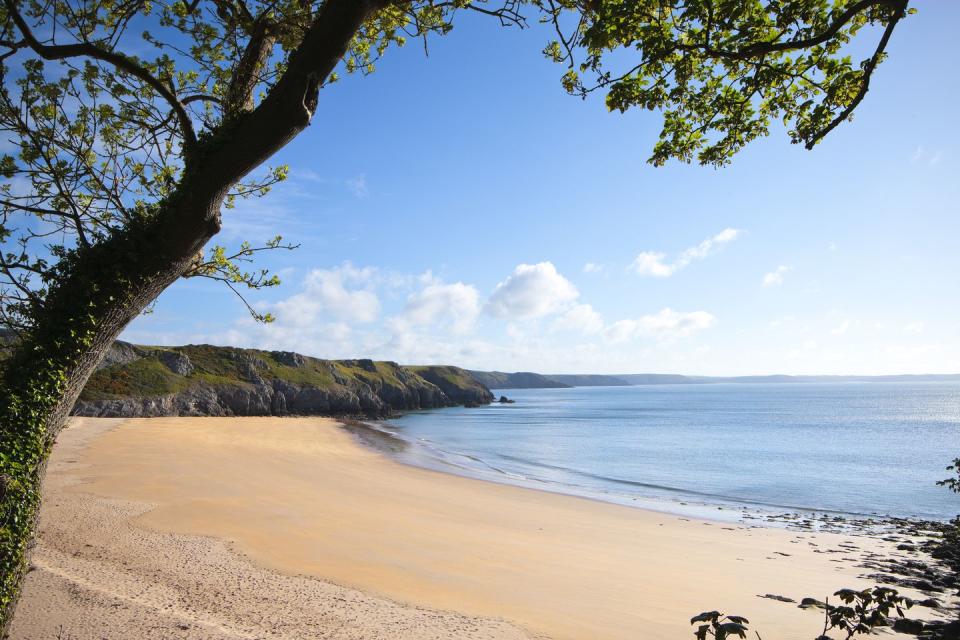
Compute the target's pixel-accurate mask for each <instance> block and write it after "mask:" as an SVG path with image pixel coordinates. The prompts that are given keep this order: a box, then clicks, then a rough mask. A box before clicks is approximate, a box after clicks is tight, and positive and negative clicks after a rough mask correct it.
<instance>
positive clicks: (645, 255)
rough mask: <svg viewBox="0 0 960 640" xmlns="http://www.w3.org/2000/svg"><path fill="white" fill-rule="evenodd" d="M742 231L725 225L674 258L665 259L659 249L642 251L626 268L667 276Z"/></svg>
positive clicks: (703, 256)
mask: <svg viewBox="0 0 960 640" xmlns="http://www.w3.org/2000/svg"><path fill="white" fill-rule="evenodd" d="M741 233H742V231H741V230H740V229H733V228H731V227H727V228H726V229H724V230H723V231H721V232H720V233H718V234H717V235H715V236H711V237H709V238H707V239H706V240H704V241H703V242H701V243H700V244H698V245H696V246H693V247H690V248H688V249H685V250H683V251H682V252H680V255H678V256H677V258H676V260H674V261H673V262H669V261H667V254H665V253H662V252H660V251H642V252H640V253H639V254H637V257H636V258H634V260H633V262H631V263H630V266H629V267H628V269H629V270H630V271H633V272H634V273H636V274H637V275H641V276H653V277H655V278H669V277H670V276H672V275H673V274H675V273H676V272H677V271H679V270H680V269H683V268H684V267H686V266H687V265H689V264H690V263H691V262H694V261H696V260H703V259H704V258H706V257H707V256H709V255H710V254H712V253H714V252H715V251H717V250H718V249H719V248H720V247H722V246H724V245H726V244H729V243H730V242H733V241H734V240H736V239H737V238H738V237H739V236H740V234H741Z"/></svg>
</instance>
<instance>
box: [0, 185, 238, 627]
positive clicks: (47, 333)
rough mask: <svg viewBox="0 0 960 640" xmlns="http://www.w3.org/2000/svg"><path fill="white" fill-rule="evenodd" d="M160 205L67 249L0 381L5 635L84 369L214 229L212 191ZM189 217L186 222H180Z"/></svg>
mask: <svg viewBox="0 0 960 640" xmlns="http://www.w3.org/2000/svg"><path fill="white" fill-rule="evenodd" d="M206 205H207V206H206V207H204V210H203V211H200V212H199V215H197V214H196V213H195V214H194V215H183V213H185V212H183V211H174V210H172V208H171V210H164V211H162V212H161V213H160V214H158V215H156V216H155V217H153V218H152V219H151V220H150V221H147V222H144V223H143V224H139V225H135V226H133V227H130V228H128V229H127V230H126V231H125V232H123V233H122V234H117V235H115V236H114V237H112V238H110V239H109V240H107V241H106V242H104V243H102V244H100V245H97V246H95V247H93V248H90V249H88V250H86V251H83V252H77V253H74V254H71V255H68V256H67V257H66V258H65V259H64V260H63V261H62V262H61V264H60V265H59V267H58V269H59V270H60V277H59V278H58V280H57V282H56V283H55V284H54V285H53V286H52V287H51V289H50V290H49V291H48V293H47V295H46V296H45V299H44V305H43V307H42V308H38V309H36V311H35V318H34V325H33V328H32V330H31V331H30V332H29V333H28V334H26V335H24V336H23V337H22V339H21V340H20V342H19V343H18V344H17V346H16V348H15V350H14V352H13V354H12V355H11V357H10V358H9V359H8V360H7V361H6V362H5V363H4V367H3V372H2V380H0V630H2V633H3V635H5V634H6V632H7V629H8V627H9V623H10V620H11V618H12V613H13V609H14V606H15V604H16V601H17V598H18V596H19V590H20V585H21V582H22V580H23V576H24V575H25V572H26V570H27V565H28V562H29V552H30V548H31V546H32V541H33V539H34V535H35V532H36V526H37V517H38V514H39V508H40V490H41V484H42V481H43V476H44V471H45V468H46V461H47V457H48V456H49V453H50V450H51V447H52V446H53V443H54V441H55V440H56V437H57V434H58V433H59V432H60V430H61V429H62V428H63V426H64V425H65V423H66V420H67V418H68V416H69V414H70V410H71V408H72V407H73V404H74V403H75V402H76V399H77V397H78V395H79V394H80V392H81V390H82V389H83V386H84V384H85V383H86V381H87V378H88V377H89V376H90V374H91V373H92V372H93V371H94V369H95V368H96V365H97V364H98V363H99V362H100V360H101V359H102V357H103V355H104V353H105V352H106V350H107V349H108V348H109V347H110V345H111V344H112V343H113V341H114V340H115V339H116V338H117V336H118V335H119V334H120V332H121V331H122V330H123V328H124V327H125V326H126V325H127V324H128V323H129V322H130V321H131V320H132V319H133V318H135V317H136V316H137V315H138V314H139V313H140V312H141V311H143V309H144V308H145V307H146V306H147V305H148V304H149V303H150V302H151V301H152V300H154V299H155V298H156V297H157V295H159V294H160V292H161V291H163V289H165V288H166V287H167V286H169V285H170V284H171V283H172V282H174V281H175V280H176V279H177V278H179V277H180V276H181V275H182V274H183V272H184V271H185V270H186V269H187V268H188V267H189V266H190V264H191V262H192V261H193V260H194V258H195V257H196V256H197V254H198V252H200V251H201V250H202V247H203V245H204V244H205V243H206V241H207V240H208V239H209V238H210V237H212V236H213V234H214V233H216V231H217V230H218V229H219V214H218V213H217V212H218V211H219V200H217V199H216V198H214V200H213V201H212V202H210V201H208V202H207V203H206ZM185 219H193V220H194V223H193V224H192V225H184V224H182V222H183V221H184V220H185Z"/></svg>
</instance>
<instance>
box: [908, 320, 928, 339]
mask: <svg viewBox="0 0 960 640" xmlns="http://www.w3.org/2000/svg"><path fill="white" fill-rule="evenodd" d="M924 328H925V325H924V323H922V322H910V323H908V324H907V325H905V326H904V327H903V332H904V333H909V334H910V335H914V336H915V335H920V334H921V333H923V330H924Z"/></svg>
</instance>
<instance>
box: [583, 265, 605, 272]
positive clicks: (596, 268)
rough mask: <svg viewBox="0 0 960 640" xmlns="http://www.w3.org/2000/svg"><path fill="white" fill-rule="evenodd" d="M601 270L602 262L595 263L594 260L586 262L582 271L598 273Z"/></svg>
mask: <svg viewBox="0 0 960 640" xmlns="http://www.w3.org/2000/svg"><path fill="white" fill-rule="evenodd" d="M601 271H603V265H602V264H597V263H596V262H588V263H586V264H585V265H583V272H584V273H600V272H601Z"/></svg>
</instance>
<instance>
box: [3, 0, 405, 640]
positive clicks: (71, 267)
mask: <svg viewBox="0 0 960 640" xmlns="http://www.w3.org/2000/svg"><path fill="white" fill-rule="evenodd" d="M390 2H391V0H327V1H326V2H324V3H323V5H322V7H321V8H320V10H319V12H318V14H317V15H316V18H315V20H314V22H313V24H312V26H311V27H310V28H309V29H308V30H307V32H306V34H305V35H304V37H303V40H302V42H301V43H300V46H299V47H297V49H296V50H295V51H294V52H292V53H291V55H290V58H289V60H288V64H287V68H286V71H285V73H284V74H283V76H282V77H281V78H280V80H279V81H278V82H277V84H276V85H274V86H273V87H272V88H271V89H270V91H269V93H268V95H267V96H266V97H265V98H264V100H263V101H262V102H261V103H260V105H259V106H257V108H255V109H254V110H253V111H251V112H249V113H244V114H243V115H240V116H238V117H237V118H236V119H235V120H231V121H229V122H228V123H227V124H225V125H224V126H223V127H221V128H220V129H219V130H217V131H215V132H214V133H213V135H211V136H209V137H208V138H206V140H205V141H204V142H203V143H202V144H201V145H199V146H198V148H197V149H195V150H193V151H192V152H191V153H190V156H189V157H188V158H186V165H187V166H186V168H185V170H184V178H183V180H182V181H181V183H180V185H179V188H178V189H177V191H176V193H175V194H173V195H171V196H170V198H168V199H167V200H166V201H165V202H162V203H160V204H159V205H158V206H157V207H156V209H155V210H154V212H153V214H152V215H150V216H148V217H147V220H146V221H144V222H133V223H131V224H129V225H128V226H127V227H125V228H124V229H123V230H121V231H118V232H117V233H116V234H115V235H114V236H112V237H111V238H110V239H108V240H106V241H104V242H102V243H99V244H97V245H95V246H93V247H90V248H88V249H84V250H82V251H78V252H73V253H70V254H68V255H67V256H65V257H63V258H62V259H61V260H60V262H59V263H58V264H57V266H56V268H55V273H54V275H53V277H52V278H51V281H52V283H51V284H50V285H49V286H50V288H49V291H48V292H47V293H46V295H45V296H44V297H43V308H42V309H40V308H37V309H35V310H34V313H33V315H34V317H33V320H34V325H33V327H32V329H31V330H30V332H29V334H28V335H26V336H24V337H23V339H22V341H21V342H20V343H18V345H17V346H16V348H15V350H14V353H13V355H12V356H11V357H10V358H9V359H8V360H7V361H6V362H5V363H4V365H3V370H2V379H0V393H2V396H0V636H6V634H7V630H8V629H9V626H10V620H11V619H12V617H13V610H14V606H15V605H16V601H17V598H18V597H19V594H20V585H21V583H22V581H23V576H24V575H25V574H26V569H27V563H28V561H29V552H30V547H31V546H32V542H33V538H34V534H35V532H36V526H37V516H38V514H39V509H40V490H41V483H42V481H43V475H44V471H45V469H46V461H47V458H48V456H49V454H50V449H51V447H52V446H53V443H54V441H55V439H56V437H57V434H58V433H59V432H60V430H61V429H62V428H63V426H64V424H65V423H66V420H67V417H68V416H69V415H70V410H71V409H72V408H73V405H74V403H75V402H76V400H77V397H78V396H79V395H80V392H81V391H82V390H83V386H84V385H85V384H86V382H87V379H88V378H89V377H90V374H91V373H92V372H93V370H94V369H95V368H96V366H97V364H98V363H99V362H100V360H101V359H102V358H103V355H104V354H105V353H106V350H107V349H108V348H109V347H110V345H111V344H112V343H113V341H114V340H115V339H116V338H117V336H118V335H119V334H120V332H121V331H123V328H124V327H126V326H127V324H128V323H129V322H130V321H131V320H132V319H133V318H135V317H136V316H137V315H138V314H140V313H141V312H142V311H143V309H144V308H145V307H146V306H147V305H148V304H150V302H152V301H153V300H154V299H155V298H156V297H157V296H158V295H160V293H161V292H162V291H163V290H164V289H166V288H167V287H168V286H170V284H172V283H173V282H175V281H176V280H177V279H178V278H179V277H180V276H181V275H182V274H183V273H184V271H186V269H187V268H188V267H189V266H190V265H191V263H192V262H193V260H194V259H195V258H196V257H197V255H198V254H199V253H200V251H202V249H203V246H204V245H205V244H206V242H207V241H208V240H209V239H210V238H212V237H213V236H214V235H216V233H217V232H218V231H219V230H220V205H221V204H222V202H223V199H224V197H225V196H226V193H227V191H228V190H229V189H230V188H231V187H232V186H233V185H234V184H236V183H237V182H238V181H239V180H241V179H242V178H243V177H244V176H245V175H247V174H248V173H249V172H250V171H252V170H253V169H255V168H256V167H258V166H259V165H260V164H261V163H263V162H264V161H265V160H267V158H269V157H270V156H271V155H273V154H274V153H275V152H276V151H277V150H279V149H280V148H281V147H283V146H284V145H285V144H287V143H288V142H289V141H290V140H292V139H293V138H294V137H295V136H296V135H297V134H299V133H300V132H301V131H303V129H304V128H306V127H307V126H308V125H309V124H310V119H311V118H312V116H313V112H314V110H315V108H316V104H317V99H318V93H319V89H320V85H321V84H322V83H323V81H324V80H325V79H326V78H328V77H329V75H330V73H331V72H332V71H333V69H334V67H335V66H336V65H337V63H338V62H339V61H340V60H341V59H342V57H343V55H344V53H345V52H346V50H347V47H348V45H349V43H350V40H351V38H353V36H354V34H355V33H357V30H358V29H359V28H360V27H361V25H362V24H363V23H364V21H365V20H367V19H368V18H369V17H370V16H371V15H373V14H374V13H375V12H376V11H378V10H379V9H381V8H382V7H384V6H386V5H387V4H389V3H390Z"/></svg>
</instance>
